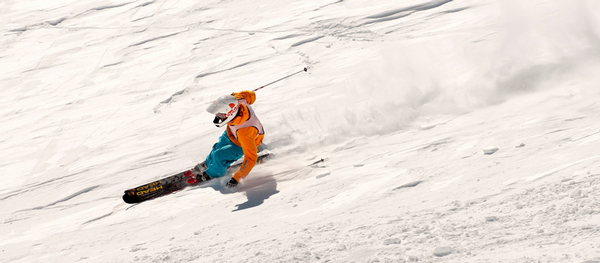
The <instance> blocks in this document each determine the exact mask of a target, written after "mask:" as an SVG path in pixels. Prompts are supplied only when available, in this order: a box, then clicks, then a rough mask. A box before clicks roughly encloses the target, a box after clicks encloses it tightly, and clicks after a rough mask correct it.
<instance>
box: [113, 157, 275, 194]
mask: <svg viewBox="0 0 600 263" xmlns="http://www.w3.org/2000/svg"><path fill="white" fill-rule="evenodd" d="M269 155H270V154H269V153H268V152H266V153H259V154H258V157H257V160H256V163H257V164H260V163H263V162H264V161H265V158H267V157H268V156H269ZM242 159H243V158H242ZM242 159H240V160H238V161H236V162H234V163H233V164H232V165H231V166H230V167H229V169H228V171H233V170H234V169H237V168H239V167H240V166H241V164H242ZM203 171H204V167H203V163H200V164H198V165H196V166H194V167H193V168H192V169H189V170H186V171H183V172H180V173H177V174H175V175H171V176H168V177H165V178H162V179H160V180H157V181H154V182H151V183H147V184H144V185H141V186H138V187H135V188H132V189H129V190H125V194H124V195H123V201H125V203H128V204H135V203H141V202H144V201H147V200H150V199H154V198H157V197H160V196H164V195H168V194H170V193H173V192H176V191H179V190H182V189H184V188H186V187H188V186H195V185H199V184H201V183H203V182H201V181H198V179H196V176H197V175H198V174H201V173H202V172H203Z"/></svg>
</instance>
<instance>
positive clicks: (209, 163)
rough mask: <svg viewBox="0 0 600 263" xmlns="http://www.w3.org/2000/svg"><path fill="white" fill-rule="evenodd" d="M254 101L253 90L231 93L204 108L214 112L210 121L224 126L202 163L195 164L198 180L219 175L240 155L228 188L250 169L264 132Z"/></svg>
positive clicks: (242, 177)
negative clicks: (197, 169) (197, 168)
mask: <svg viewBox="0 0 600 263" xmlns="http://www.w3.org/2000/svg"><path fill="white" fill-rule="evenodd" d="M254 101H256V93H255V92H254V91H248V90H246V91H242V92H234V93H232V94H231V95H225V96H221V97H219V98H218V99H217V100H215V101H214V102H212V103H211V104H210V105H209V106H208V108H206V111H208V112H209V113H211V114H214V115H215V119H214V121H213V123H214V124H215V125H216V126H217V127H223V126H227V128H226V129H225V132H223V134H222V135H221V137H219V141H218V142H217V143H215V145H213V148H212V150H211V152H210V153H209V154H208V156H206V160H205V162H204V163H201V164H199V165H198V166H197V167H201V171H200V173H199V174H198V175H197V177H196V178H197V180H198V181H207V180H210V179H212V178H217V177H223V176H225V175H226V174H227V168H229V166H230V165H231V164H232V163H233V162H235V161H236V160H238V159H240V158H241V157H242V156H244V160H243V161H242V163H241V165H240V168H239V169H238V170H237V171H236V172H235V173H234V174H233V176H232V177H231V179H230V180H229V182H227V185H226V186H227V187H228V188H233V187H236V186H237V185H238V183H239V182H240V181H241V180H242V179H244V178H245V177H246V176H247V175H248V174H249V173H250V171H251V170H252V168H254V165H255V164H256V162H257V158H258V147H259V146H260V145H261V144H262V141H263V137H264V136H265V131H264V129H263V126H262V124H261V123H260V121H259V120H258V117H257V116H256V114H255V113H254V110H253V109H252V107H251V106H250V105H251V104H253V103H254Z"/></svg>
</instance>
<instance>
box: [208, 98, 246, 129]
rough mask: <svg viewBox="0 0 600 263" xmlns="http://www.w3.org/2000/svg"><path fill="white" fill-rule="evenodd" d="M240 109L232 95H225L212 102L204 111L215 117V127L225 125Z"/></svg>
mask: <svg viewBox="0 0 600 263" xmlns="http://www.w3.org/2000/svg"><path fill="white" fill-rule="evenodd" d="M239 109H240V103H239V102H238V100H237V99H236V98H235V97H234V96H233V95H225V96H221V97H219V98H218V99H217V100H215V101H213V102H212V103H211V104H210V105H209V106H208V108H206V111H208V112H209V113H210V114H214V115H215V120H214V121H213V123H214V124H215V125H216V126H217V127H222V126H223V125H225V124H227V123H228V122H230V121H231V120H233V118H235V116H236V115H237V113H238V111H239Z"/></svg>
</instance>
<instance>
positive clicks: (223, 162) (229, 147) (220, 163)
mask: <svg viewBox="0 0 600 263" xmlns="http://www.w3.org/2000/svg"><path fill="white" fill-rule="evenodd" d="M243 155H244V151H243V150H242V147H240V146H237V145H235V144H234V143H233V142H232V141H231V140H230V139H229V136H227V130H225V132H224V133H223V135H221V137H219V141H218V142H217V143H215V145H213V148H212V151H210V153H209V154H208V156H206V165H207V166H208V169H206V173H207V174H208V176H210V177H213V178H214V177H223V176H225V174H227V168H229V166H230V165H231V164H232V163H233V162H235V161H236V160H237V159H240V158H241V157H242V156H243Z"/></svg>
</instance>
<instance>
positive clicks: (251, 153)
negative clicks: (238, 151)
mask: <svg viewBox="0 0 600 263" xmlns="http://www.w3.org/2000/svg"><path fill="white" fill-rule="evenodd" d="M237 136H238V142H239V143H240V146H241V147H242V150H243V151H244V161H242V165H241V166H240V168H239V169H238V170H237V171H236V172H235V173H234V174H233V178H234V179H235V180H237V181H238V182H239V181H240V180H241V179H242V178H244V177H246V176H247V175H248V174H249V173H250V171H251V170H252V168H254V165H256V159H257V158H258V154H257V146H256V137H257V136H258V130H257V129H256V128H254V127H246V128H242V129H239V130H238V131H237Z"/></svg>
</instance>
